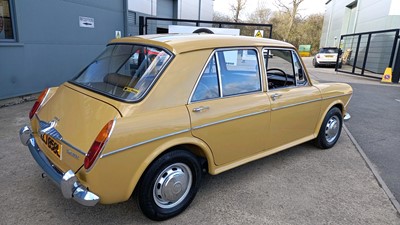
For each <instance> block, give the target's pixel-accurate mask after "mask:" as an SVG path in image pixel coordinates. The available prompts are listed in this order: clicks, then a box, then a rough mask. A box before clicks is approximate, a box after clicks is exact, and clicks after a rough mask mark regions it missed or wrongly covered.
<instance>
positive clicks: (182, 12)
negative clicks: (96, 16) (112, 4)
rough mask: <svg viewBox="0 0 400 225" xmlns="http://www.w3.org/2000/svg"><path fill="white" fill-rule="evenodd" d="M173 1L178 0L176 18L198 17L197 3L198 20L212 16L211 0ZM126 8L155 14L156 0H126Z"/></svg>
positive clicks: (194, 18) (209, 18)
mask: <svg viewBox="0 0 400 225" xmlns="http://www.w3.org/2000/svg"><path fill="white" fill-rule="evenodd" d="M171 1H172V0H171ZM175 1H177V2H178V10H177V12H178V15H177V16H178V19H193V20H197V19H199V5H201V10H200V20H212V18H213V13H214V9H213V1H212V0H175ZM200 2H201V4H200ZM128 10H130V11H135V12H140V13H144V14H148V15H152V16H157V0H128ZM165 10H170V9H165Z"/></svg>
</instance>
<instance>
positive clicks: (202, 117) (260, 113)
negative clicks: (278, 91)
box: [187, 49, 270, 165]
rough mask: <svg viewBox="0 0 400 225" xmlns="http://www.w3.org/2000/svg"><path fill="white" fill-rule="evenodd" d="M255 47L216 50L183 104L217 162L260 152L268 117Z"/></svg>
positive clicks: (268, 110) (266, 129) (194, 132)
mask: <svg viewBox="0 0 400 225" xmlns="http://www.w3.org/2000/svg"><path fill="white" fill-rule="evenodd" d="M257 55H258V54H257V50H256V49H226V50H218V51H215V52H214V53H213V54H212V56H211V58H210V59H209V62H208V63H207V66H206V67H205V69H204V71H203V72H202V74H201V76H200V78H199V80H198V82H197V84H196V87H195V88H194V91H193V93H192V96H191V99H190V101H189V104H188V105H187V108H188V111H189V114H190V118H191V123H192V124H191V125H192V133H193V135H194V136H195V137H198V138H200V139H202V140H203V141H205V142H206V143H207V144H208V145H209V147H210V148H211V150H212V152H213V156H214V160H215V163H216V164H217V165H223V164H226V163H230V162H233V161H236V160H240V159H242V158H245V157H248V156H251V155H253V154H255V153H257V152H259V151H262V150H263V148H264V146H265V143H266V141H267V138H266V133H267V132H268V126H269V120H270V115H269V112H270V106H269V100H268V97H267V95H266V93H265V92H263V88H262V80H261V75H260V74H261V73H260V69H259V68H260V66H259V61H260V60H259V59H258V56H257Z"/></svg>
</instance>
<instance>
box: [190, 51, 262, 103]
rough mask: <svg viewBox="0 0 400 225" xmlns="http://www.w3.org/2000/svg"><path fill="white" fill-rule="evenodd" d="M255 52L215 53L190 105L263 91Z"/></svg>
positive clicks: (205, 69)
mask: <svg viewBox="0 0 400 225" xmlns="http://www.w3.org/2000/svg"><path fill="white" fill-rule="evenodd" d="M257 55H258V54H257V51H256V50H255V49H233V50H232V49H229V50H219V51H216V52H215V53H214V54H213V55H212V57H211V58H210V60H209V62H208V64H207V66H206V67H205V68H204V71H203V74H202V75H201V77H200V79H199V81H198V83H197V86H196V88H195V90H194V92H193V95H192V98H191V102H197V101H203V100H208V99H214V98H220V97H226V96H232V95H238V94H245V93H252V92H257V91H261V76H260V70H259V68H260V67H259V60H258V56H257Z"/></svg>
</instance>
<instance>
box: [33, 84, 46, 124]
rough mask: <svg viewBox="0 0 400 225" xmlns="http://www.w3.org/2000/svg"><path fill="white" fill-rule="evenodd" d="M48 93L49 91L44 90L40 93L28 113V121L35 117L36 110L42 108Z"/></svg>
mask: <svg viewBox="0 0 400 225" xmlns="http://www.w3.org/2000/svg"><path fill="white" fill-rule="evenodd" d="M48 92H49V89H48V88H46V89H44V90H43V91H42V93H40V95H39V98H38V99H37V100H36V102H35V104H34V105H33V107H32V109H31V111H30V112H29V119H32V117H33V116H34V115H35V113H36V112H37V111H38V109H39V108H40V107H41V106H42V103H43V100H44V99H45V98H46V96H47V93H48Z"/></svg>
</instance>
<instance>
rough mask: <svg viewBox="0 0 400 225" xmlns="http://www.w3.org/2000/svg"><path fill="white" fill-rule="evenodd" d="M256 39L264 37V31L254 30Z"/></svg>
mask: <svg viewBox="0 0 400 225" xmlns="http://www.w3.org/2000/svg"><path fill="white" fill-rule="evenodd" d="M254 37H259V38H262V37H264V31H263V30H254Z"/></svg>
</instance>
